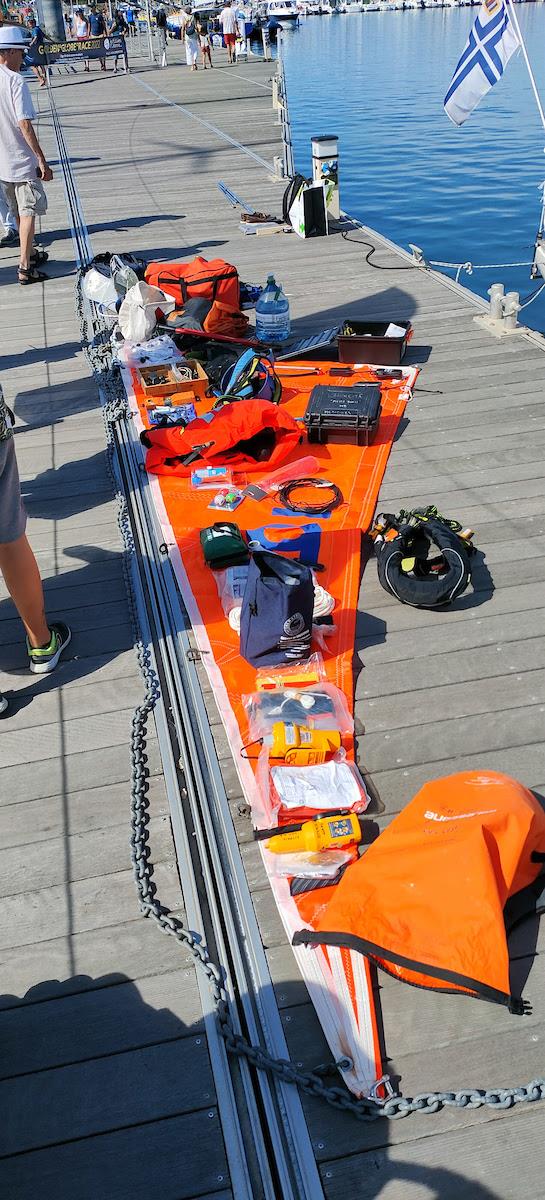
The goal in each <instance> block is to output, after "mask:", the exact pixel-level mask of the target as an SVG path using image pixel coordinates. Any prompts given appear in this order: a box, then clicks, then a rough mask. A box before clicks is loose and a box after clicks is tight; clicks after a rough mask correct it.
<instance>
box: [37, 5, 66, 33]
mask: <svg viewBox="0 0 545 1200" xmlns="http://www.w3.org/2000/svg"><path fill="white" fill-rule="evenodd" d="M41 13H42V20H43V26H42V27H43V28H44V29H45V31H46V32H47V33H48V34H49V36H50V37H52V38H53V40H54V41H58V42H64V40H65V37H66V34H65V31H64V17H63V15H62V4H61V0H42V4H41Z"/></svg>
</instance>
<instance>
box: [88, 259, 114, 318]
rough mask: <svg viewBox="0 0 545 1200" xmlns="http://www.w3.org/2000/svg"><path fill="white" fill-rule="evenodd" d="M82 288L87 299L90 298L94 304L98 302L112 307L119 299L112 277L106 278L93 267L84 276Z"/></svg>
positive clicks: (103, 305) (104, 306)
mask: <svg viewBox="0 0 545 1200" xmlns="http://www.w3.org/2000/svg"><path fill="white" fill-rule="evenodd" d="M82 290H83V295H84V296H85V297H86V299H87V300H92V301H93V303H94V304H100V305H101V307H103V308H114V307H115V303H116V301H117V300H118V299H119V297H118V295H117V292H116V288H115V284H114V281H113V279H108V278H107V277H106V275H103V274H102V272H101V271H97V270H96V268H95V267H91V270H90V271H87V273H86V275H85V276H84V278H83V284H82Z"/></svg>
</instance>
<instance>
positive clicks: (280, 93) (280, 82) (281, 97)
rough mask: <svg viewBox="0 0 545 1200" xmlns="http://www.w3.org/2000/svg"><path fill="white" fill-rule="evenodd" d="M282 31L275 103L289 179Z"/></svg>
mask: <svg viewBox="0 0 545 1200" xmlns="http://www.w3.org/2000/svg"><path fill="white" fill-rule="evenodd" d="M282 40H283V39H282V33H281V31H280V30H279V31H278V41H277V59H276V104H277V107H278V118H279V122H280V131H281V136H282V161H283V167H284V175H285V176H286V178H287V179H291V177H292V175H295V163H294V159H293V143H292V140H291V120H290V110H289V104H288V93H287V90H286V73H285V70H284V58H283V53H282V51H283V45H282Z"/></svg>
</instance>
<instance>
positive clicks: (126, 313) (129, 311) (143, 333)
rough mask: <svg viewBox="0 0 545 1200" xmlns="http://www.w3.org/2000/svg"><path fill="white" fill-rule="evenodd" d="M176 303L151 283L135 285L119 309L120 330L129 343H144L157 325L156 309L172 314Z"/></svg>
mask: <svg viewBox="0 0 545 1200" xmlns="http://www.w3.org/2000/svg"><path fill="white" fill-rule="evenodd" d="M175 307H176V302H175V300H173V299H172V298H169V297H168V296H165V294H164V292H162V291H161V289H160V288H156V287H152V286H151V284H149V283H143V282H142V281H140V282H139V283H135V285H134V287H132V288H129V290H128V292H127V295H126V296H125V299H124V300H123V303H122V305H121V308H120V309H119V328H120V330H121V332H122V334H123V337H124V338H125V340H126V341H127V342H143V341H145V340H146V338H149V337H151V334H152V333H153V331H154V329H155V326H156V324H157V316H156V309H158V308H160V309H161V311H162V312H164V313H169V312H172V310H173V308H175Z"/></svg>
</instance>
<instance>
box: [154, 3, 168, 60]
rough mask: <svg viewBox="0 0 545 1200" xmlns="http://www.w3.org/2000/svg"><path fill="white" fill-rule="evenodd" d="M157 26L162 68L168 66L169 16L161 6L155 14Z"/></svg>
mask: <svg viewBox="0 0 545 1200" xmlns="http://www.w3.org/2000/svg"><path fill="white" fill-rule="evenodd" d="M155 25H156V28H157V39H158V42H159V58H160V66H161V67H166V65H167V14H166V12H165V10H164V8H163V6H162V5H161V6H160V7H159V8H158V9H157V12H156V14H155Z"/></svg>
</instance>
